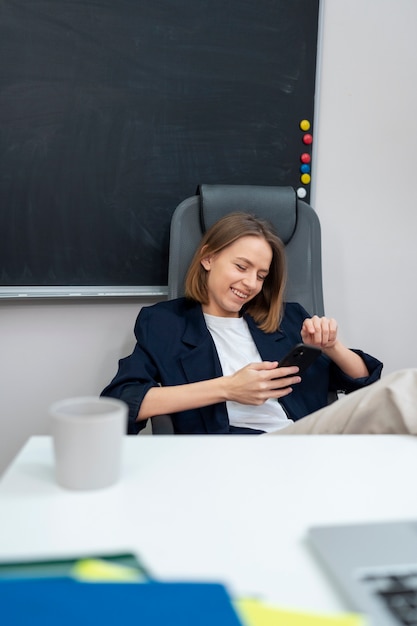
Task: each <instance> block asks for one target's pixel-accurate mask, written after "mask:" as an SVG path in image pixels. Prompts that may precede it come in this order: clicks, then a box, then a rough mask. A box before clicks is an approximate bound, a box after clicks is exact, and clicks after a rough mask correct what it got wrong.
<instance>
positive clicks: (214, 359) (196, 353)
mask: <svg viewBox="0 0 417 626" xmlns="http://www.w3.org/2000/svg"><path fill="white" fill-rule="evenodd" d="M185 317H186V328H185V331H184V334H183V336H182V339H181V340H182V342H183V344H186V345H187V347H188V348H189V350H188V353H187V354H186V355H185V356H183V357H182V358H181V364H182V367H183V370H184V374H185V376H186V378H187V380H188V382H190V383H193V382H199V381H202V380H211V379H212V378H217V377H219V376H222V368H221V365H220V361H219V357H218V355H217V351H216V348H215V345H214V342H213V339H212V337H211V335H210V332H209V330H208V329H207V326H206V323H205V321H204V316H203V312H202V310H201V306H200V305H198V306H195V307H193V308H190V309H188V310H187V311H186V313H185ZM199 412H200V415H201V417H202V419H203V421H204V424H205V427H206V429H207V432H208V433H219V432H228V430H229V418H228V416H227V410H226V403H224V402H223V403H221V404H217V405H216V409H214V405H209V406H205V407H202V408H200V409H199Z"/></svg>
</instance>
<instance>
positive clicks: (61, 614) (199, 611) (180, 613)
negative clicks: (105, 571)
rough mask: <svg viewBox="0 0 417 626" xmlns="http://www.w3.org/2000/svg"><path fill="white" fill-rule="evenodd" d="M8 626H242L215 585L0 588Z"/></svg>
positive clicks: (69, 583) (58, 582) (33, 583)
mask: <svg viewBox="0 0 417 626" xmlns="http://www.w3.org/2000/svg"><path fill="white" fill-rule="evenodd" d="M0 610H1V616H2V618H1V621H2V623H4V624H5V625H6V624H7V626H28V624H30V625H31V626H38V625H39V626H40V625H42V626H87V625H88V626H92V625H94V626H110V625H111V626H113V625H114V626H120V625H124V624H126V625H127V624H128V625H129V626H134V625H137V626H242V624H241V622H240V620H239V619H238V617H237V615H236V613H235V611H234V609H233V606H232V603H231V601H230V598H229V595H228V594H227V592H226V590H225V588H224V587H223V586H222V585H221V584H216V583H153V582H151V583H80V582H76V581H74V580H71V579H44V580H33V579H32V580H16V581H3V582H0Z"/></svg>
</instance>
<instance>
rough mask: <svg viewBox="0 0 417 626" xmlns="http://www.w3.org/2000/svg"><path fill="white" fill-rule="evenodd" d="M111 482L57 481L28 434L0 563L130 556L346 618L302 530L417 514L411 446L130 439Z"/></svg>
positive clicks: (3, 506)
mask: <svg viewBox="0 0 417 626" xmlns="http://www.w3.org/2000/svg"><path fill="white" fill-rule="evenodd" d="M124 453H125V454H124V467H123V477H122V480H121V482H120V483H119V484H118V485H117V486H114V487H111V488H109V489H105V490H102V491H95V492H70V491H65V490H63V489H61V488H59V487H58V486H56V484H55V482H54V476H53V465H52V447H51V440H50V438H48V437H35V438H32V439H31V440H30V441H29V442H28V444H27V445H26V446H25V448H24V449H23V450H22V451H21V453H20V454H19V455H18V457H17V459H16V460H15V462H14V463H13V464H12V465H11V467H10V468H9V470H8V471H7V472H6V474H5V475H4V477H3V480H2V481H1V483H0V559H3V560H7V559H13V558H18V557H22V558H26V557H36V556H41V557H45V556H63V555H74V554H75V555H78V554H80V553H81V554H83V553H87V554H88V553H91V552H97V551H98V552H109V551H114V550H126V549H128V550H131V551H133V552H136V553H137V554H139V555H141V556H142V558H143V559H144V562H145V563H146V564H147V565H148V567H149V568H150V570H151V571H152V572H153V574H154V575H155V576H157V577H160V578H163V579H188V580H189V579H195V578H198V579H203V580H218V581H221V582H224V583H225V584H226V585H227V586H228V588H229V590H230V591H231V592H232V593H234V594H236V595H247V594H250V595H258V596H261V597H262V598H263V599H266V600H270V601H273V602H275V603H278V604H279V605H281V606H286V607H290V608H294V607H297V608H305V609H310V610H323V611H329V612H331V611H338V610H345V609H346V608H347V607H346V606H345V605H344V604H343V602H342V600H341V598H340V597H339V596H338V594H337V593H336V591H335V590H334V589H333V588H332V586H331V585H330V584H329V581H328V579H327V578H326V576H325V574H324V572H323V571H322V570H321V568H320V566H319V564H318V563H317V561H316V560H315V558H314V556H313V554H312V553H311V552H310V550H309V547H308V543H307V542H306V540H305V537H306V529H307V528H308V526H310V525H312V524H322V523H337V522H346V521H367V520H380V519H393V520H395V519H401V518H417V498H416V497H409V496H408V495H407V494H409V493H411V494H412V493H415V477H416V475H417V438H413V437H407V436H399V435H397V436H388V435H384V436H369V435H368V436H355V435H354V436H352V435H351V436H323V435H322V436H293V437H282V438H281V437H248V436H246V437H244V436H243V437H242V436H240V437H237V436H229V437H225V436H223V437H221V436H218V437H214V436H206V437H151V436H149V437H146V436H143V437H126V439H125V451H124Z"/></svg>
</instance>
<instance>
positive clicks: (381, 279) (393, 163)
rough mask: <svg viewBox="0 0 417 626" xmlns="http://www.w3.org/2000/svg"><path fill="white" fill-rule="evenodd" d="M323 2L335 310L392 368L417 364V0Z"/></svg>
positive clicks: (359, 342) (323, 139)
mask: <svg viewBox="0 0 417 626" xmlns="http://www.w3.org/2000/svg"><path fill="white" fill-rule="evenodd" d="M322 2H323V0H322ZM323 8H324V11H323V24H322V26H323V36H322V47H321V52H322V59H321V80H320V88H319V102H318V106H317V112H318V117H317V122H318V123H317V125H316V127H315V137H316V143H315V151H316V156H315V159H314V165H315V171H314V181H315V185H314V188H313V204H314V207H315V208H316V210H317V213H318V214H319V216H320V220H321V223H322V235H323V267H324V270H323V271H324V289H325V301H326V313H327V314H328V315H332V316H334V317H335V318H336V319H337V320H338V322H339V325H340V329H341V332H342V335H343V338H344V339H345V340H346V342H347V343H348V344H349V345H350V346H352V347H363V348H364V349H368V350H369V352H371V353H372V354H375V355H377V356H379V357H380V358H381V360H383V361H384V363H385V368H384V372H385V373H388V372H390V371H393V370H395V369H400V368H403V367H415V366H417V357H416V350H415V341H414V332H413V331H414V326H415V316H416V313H417V296H416V289H415V283H416V279H415V276H414V275H415V270H416V269H417V245H416V235H417V202H416V180H415V179H416V174H415V171H416V137H417V128H416V111H417V81H416V76H417V38H416V36H415V25H416V23H417V2H415V0H325V1H324V3H323Z"/></svg>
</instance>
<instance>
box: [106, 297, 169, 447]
mask: <svg viewBox="0 0 417 626" xmlns="http://www.w3.org/2000/svg"><path fill="white" fill-rule="evenodd" d="M148 324H149V312H148V308H146V307H145V308H143V309H141V311H140V312H139V315H138V317H137V319H136V324H135V337H136V346H135V349H134V350H133V352H132V354H131V355H130V356H128V357H125V358H123V359H120V361H119V367H118V371H117V374H116V376H115V377H114V378H113V380H112V381H111V382H110V383H109V384H108V385H107V387H105V389H103V391H102V392H101V395H102V396H109V397H112V398H119V399H120V400H123V401H124V402H126V404H127V405H128V407H129V420H128V434H129V435H136V434H137V433H138V432H139V431H140V430H143V429H144V428H145V426H146V423H147V420H141V421H140V422H138V421H136V417H137V415H138V412H139V409H140V405H141V404H142V400H143V398H144V397H145V395H146V393H147V392H148V391H149V389H151V388H152V387H156V386H158V385H159V384H160V380H159V372H158V367H157V365H156V362H155V360H154V358H153V356H152V353H151V351H150V349H149V346H148V341H147V336H148V333H147V328H148Z"/></svg>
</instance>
